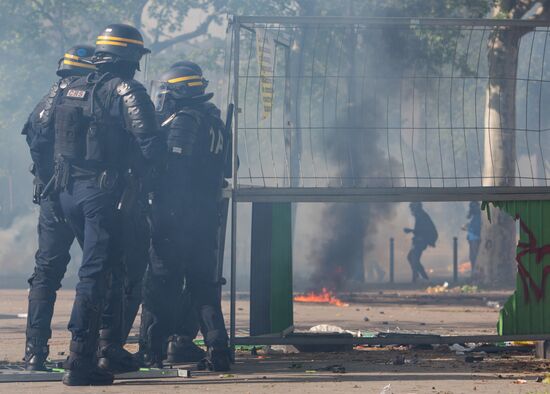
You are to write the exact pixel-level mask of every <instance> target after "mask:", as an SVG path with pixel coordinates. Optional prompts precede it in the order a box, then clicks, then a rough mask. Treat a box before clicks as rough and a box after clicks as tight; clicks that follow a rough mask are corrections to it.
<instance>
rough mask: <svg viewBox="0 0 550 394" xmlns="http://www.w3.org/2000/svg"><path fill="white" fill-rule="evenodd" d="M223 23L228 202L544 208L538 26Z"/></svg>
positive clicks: (546, 85)
mask: <svg viewBox="0 0 550 394" xmlns="http://www.w3.org/2000/svg"><path fill="white" fill-rule="evenodd" d="M232 26H233V40H232V47H231V56H232V61H231V66H232V67H231V69H230V70H229V71H230V79H231V81H232V86H231V87H230V90H231V92H232V100H233V101H234V103H235V105H236V107H237V109H238V110H237V111H236V114H235V131H236V132H235V146H236V147H237V149H235V155H237V154H238V157H239V161H240V163H239V164H240V166H239V168H238V171H237V169H235V171H234V172H235V174H234V175H235V176H236V178H234V179H237V182H236V185H235V191H236V197H237V199H240V200H241V201H243V200H263V201H266V200H267V201H273V200H278V201H289V200H292V201H298V200H300V201H327V200H337V201H339V200H341V201H350V200H377V201H380V200H383V201H388V199H389V200H399V201H409V200H411V199H419V200H428V199H431V200H455V199H457V198H458V199H465V200H467V199H470V200H473V199H476V198H477V199H480V197H481V195H484V196H486V197H485V198H491V199H497V200H499V199H507V198H517V196H518V194H519V195H521V196H522V198H523V196H524V195H525V194H529V195H533V194H536V195H537V196H536V198H537V199H540V198H547V197H544V195H545V194H546V191H547V189H546V188H547V187H548V186H549V184H548V181H549V177H550V168H549V167H548V157H550V153H547V150H548V149H549V148H548V146H550V145H549V144H548V142H550V114H549V112H548V111H545V110H544V109H545V108H546V107H548V106H549V105H550V68H549V67H547V64H546V63H547V60H548V59H547V55H546V52H547V51H546V49H547V42H548V33H549V30H548V26H547V23H546V22H533V21H509V20H449V19H400V18H393V19H364V18H316V17H309V18H284V17H279V18H277V17H235V18H234V20H233V25H232ZM526 188H529V189H528V190H526Z"/></svg>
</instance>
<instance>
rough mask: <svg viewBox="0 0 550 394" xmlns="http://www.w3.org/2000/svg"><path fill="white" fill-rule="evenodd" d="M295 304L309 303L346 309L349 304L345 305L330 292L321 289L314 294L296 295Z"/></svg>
mask: <svg viewBox="0 0 550 394" xmlns="http://www.w3.org/2000/svg"><path fill="white" fill-rule="evenodd" d="M294 301H295V302H309V303H315V304H330V305H336V306H340V307H348V306H349V304H346V303H345V302H343V301H342V300H340V299H339V298H338V297H336V296H335V295H334V293H333V292H332V291H329V290H327V289H326V288H323V289H322V290H321V292H320V293H315V292H314V291H311V292H309V293H307V294H302V295H297V296H295V297H294Z"/></svg>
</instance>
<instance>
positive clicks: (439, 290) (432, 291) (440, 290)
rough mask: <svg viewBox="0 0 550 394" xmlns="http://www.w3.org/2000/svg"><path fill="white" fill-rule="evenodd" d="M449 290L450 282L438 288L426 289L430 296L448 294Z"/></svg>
mask: <svg viewBox="0 0 550 394" xmlns="http://www.w3.org/2000/svg"><path fill="white" fill-rule="evenodd" d="M448 288H449V282H445V283H443V284H442V285H437V286H430V287H428V288H427V289H426V293H428V294H438V293H446V292H447V291H448V290H447V289H448Z"/></svg>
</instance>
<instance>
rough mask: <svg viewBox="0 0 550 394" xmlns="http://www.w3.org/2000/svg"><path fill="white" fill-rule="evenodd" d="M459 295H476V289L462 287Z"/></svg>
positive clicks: (468, 286)
mask: <svg viewBox="0 0 550 394" xmlns="http://www.w3.org/2000/svg"><path fill="white" fill-rule="evenodd" d="M460 292H461V293H466V294H471V293H477V292H478V288H477V286H471V285H464V286H462V287H461V288H460Z"/></svg>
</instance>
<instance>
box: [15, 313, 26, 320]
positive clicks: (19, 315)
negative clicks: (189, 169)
mask: <svg viewBox="0 0 550 394" xmlns="http://www.w3.org/2000/svg"><path fill="white" fill-rule="evenodd" d="M17 317H18V318H19V319H26V318H27V314H26V313H18V314H17Z"/></svg>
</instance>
